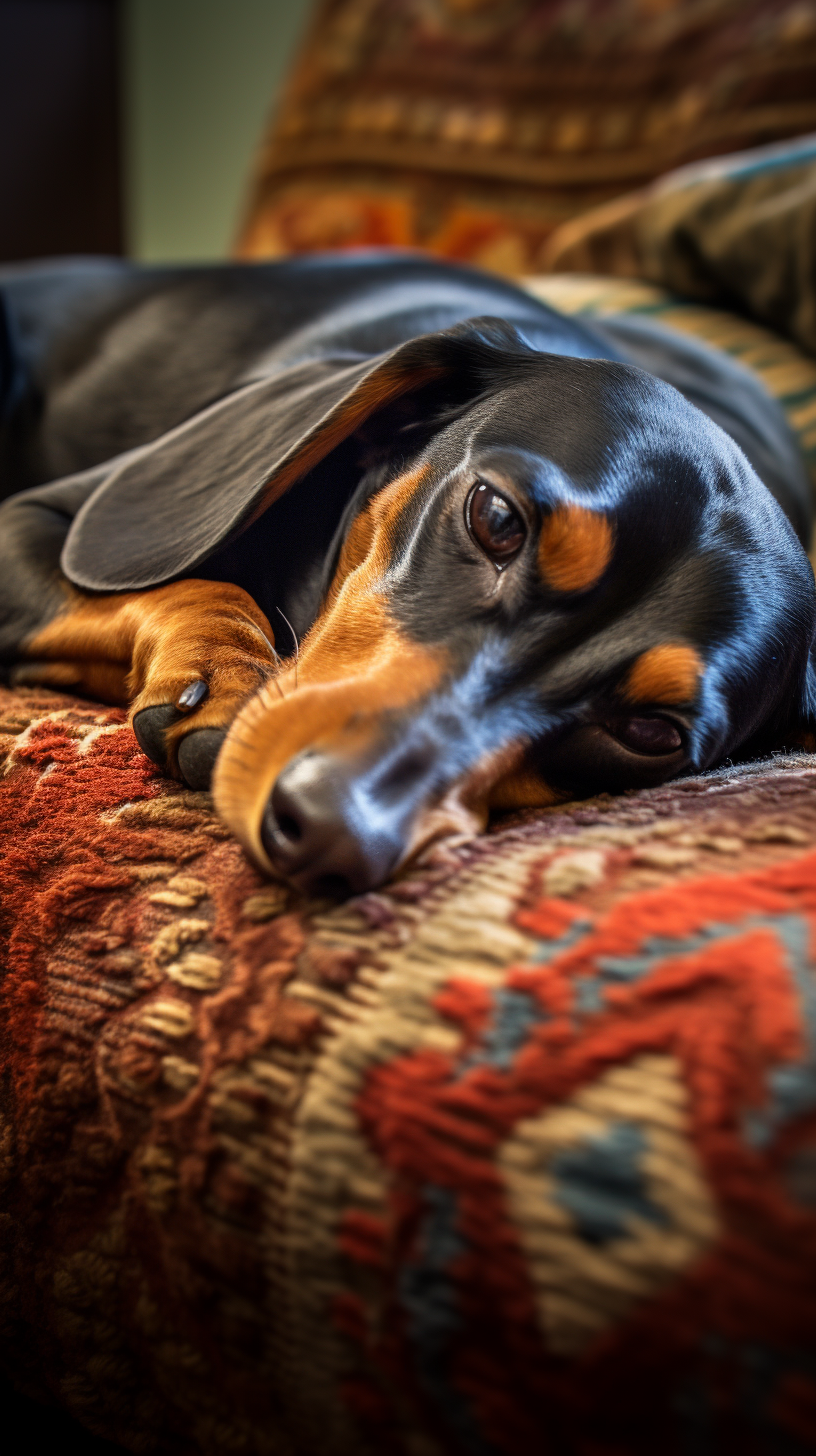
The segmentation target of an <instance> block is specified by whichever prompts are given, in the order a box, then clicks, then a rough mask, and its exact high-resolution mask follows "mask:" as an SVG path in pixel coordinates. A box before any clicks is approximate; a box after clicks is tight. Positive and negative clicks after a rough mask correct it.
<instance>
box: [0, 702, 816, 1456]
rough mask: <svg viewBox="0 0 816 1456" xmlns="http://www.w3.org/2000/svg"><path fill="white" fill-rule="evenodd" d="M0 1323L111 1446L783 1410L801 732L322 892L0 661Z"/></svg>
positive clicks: (807, 879)
mask: <svg viewBox="0 0 816 1456" xmlns="http://www.w3.org/2000/svg"><path fill="white" fill-rule="evenodd" d="M0 733H1V734H2V735H3V736H2V740H0V742H2V748H3V752H4V754H5V774H4V777H3V778H2V780H0V842H1V843H2V849H0V898H1V900H2V925H1V927H0V929H2V949H1V950H0V959H1V960H2V964H3V966H4V968H5V973H4V978H3V982H2V998H1V1001H0V1006H1V1008H2V1098H1V1099H0V1148H1V1149H2V1151H1V1152H0V1190H1V1191H0V1225H1V1226H2V1227H0V1354H1V1355H2V1361H3V1364H4V1366H5V1367H6V1368H7V1369H9V1370H10V1371H11V1372H12V1373H13V1375H14V1378H15V1380H16V1381H17V1383H18V1384H19V1385H20V1386H21V1387H22V1388H23V1389H25V1390H27V1391H29V1392H33V1393H37V1392H39V1393H46V1392H48V1393H50V1394H51V1395H52V1396H55V1397H56V1398H57V1399H58V1400H59V1401H61V1402H62V1403H63V1404H64V1405H65V1406H67V1407H68V1409H69V1410H71V1411H72V1412H73V1413H74V1414H75V1415H77V1416H78V1417H79V1418H80V1419H82V1420H83V1421H84V1422H86V1423H87V1424H88V1425H89V1426H90V1427H92V1428H93V1429H95V1430H97V1431H98V1432H100V1433H101V1434H105V1435H107V1436H109V1437H112V1438H114V1439H116V1440H119V1441H121V1442H123V1443H124V1444H126V1445H127V1446H129V1447H131V1448H132V1449H134V1450H139V1451H154V1450H155V1451H159V1452H174V1453H191V1456H192V1453H210V1452H215V1453H236V1456H238V1453H241V1456H267V1453H268V1456H290V1453H291V1456H294V1453H301V1456H364V1453H365V1456H382V1453H385V1452H388V1453H395V1456H448V1453H450V1456H461V1453H465V1456H527V1453H532V1452H536V1453H539V1452H541V1453H558V1456H571V1453H575V1456H641V1453H642V1456H647V1453H648V1456H654V1453H655V1452H658V1451H659V1452H660V1453H661V1456H674V1453H676V1456H686V1453H698V1452H699V1453H701V1456H702V1453H706V1456H720V1453H732V1452H733V1453H737V1452H739V1453H740V1456H742V1453H745V1452H761V1453H767V1456H798V1453H804V1452H808V1451H812V1450H814V1449H816V1368H815V1365H814V1350H816V979H815V978H814V954H815V952H814V947H816V760H814V759H812V758H810V757H808V756H806V755H802V756H800V757H790V758H785V759H778V760H773V761H766V762H764V763H759V764H754V765H750V766H742V767H737V768H732V769H728V770H723V771H720V772H717V773H713V774H709V775H706V776H703V777H700V778H693V779H687V780H683V781H681V782H678V783H674V784H670V785H667V786H665V787H663V788H660V789H655V790H650V791H646V792H642V793H632V794H626V795H623V796H621V797H618V798H612V797H608V796H602V797H600V798H597V799H594V800H591V801H587V802H585V803H582V804H572V805H565V806H560V807H559V808H557V809H553V810H549V811H544V812H537V813H535V814H530V815H528V816H526V817H525V816H522V817H519V818H517V819H515V820H513V821H506V822H505V823H504V824H503V825H502V826H500V827H498V828H497V829H496V831H495V832H493V833H491V834H489V835H487V836H484V837H483V838H481V839H479V840H477V841H474V842H472V843H471V844H469V845H464V846H460V847H458V848H456V849H455V850H450V849H449V850H448V851H447V853H446V854H445V855H444V856H440V858H439V859H438V860H437V861H436V862H435V863H434V864H433V865H431V866H429V867H427V868H425V869H424V870H422V871H419V870H415V871H414V872H412V873H409V874H408V875H406V876H405V877H404V878H402V879H400V880H398V881H397V882H395V883H394V884H392V885H390V886H388V887H387V888H386V889H384V890H382V891H379V892H377V893H375V894H368V895H364V896H362V897H360V898H358V899H355V900H351V901H349V902H348V903H346V904H343V905H330V904H318V903H314V902H303V901H301V900H299V899H297V898H296V897H294V896H293V895H292V894H290V892H288V891H286V890H285V889H283V888H282V887H280V886H278V885H274V884H270V883H265V882H263V881H261V879H260V878H259V877H258V875H257V874H256V873H255V872H254V871H253V870H252V869H251V868H250V867H249V866H248V865H247V863H246V861H245V860H244V858H243V856H242V854H241V851H240V850H239V848H238V846H237V845H235V844H234V843H233V842H231V841H230V839H229V838H228V837H227V836H226V833H225V831H224V830H223V828H222V827H221V825H220V824H219V823H218V821H217V820H216V819H215V818H214V816H213V813H212V810H211V806H210V803H209V800H208V799H207V797H206V796H205V795H202V794H194V793H191V792H189V791H186V790H183V789H181V788H180V787H179V786H178V785H176V784H173V783H170V782H169V781H167V780H163V779H161V778H160V777H159V776H158V775H157V772H156V770H155V768H154V767H153V765H152V764H150V763H149V762H148V760H147V759H145V758H144V757H143V756H142V755H141V753H140V752H139V751H138V748H137V745H136V743H135V740H134V738H133V736H132V734H131V733H130V731H129V729H128V728H127V727H126V726H125V725H124V724H123V722H122V715H121V714H120V713H117V712H114V711H111V710H108V709H104V710H103V709H99V708H95V707H94V706H92V705H89V704H87V703H80V702H79V701H77V700H74V699H70V698H66V697H58V696H56V695H53V694H47V693H42V692H35V691H27V692H23V691H18V692H16V693H12V692H10V691H8V690H2V691H0Z"/></svg>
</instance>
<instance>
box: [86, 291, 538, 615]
mask: <svg viewBox="0 0 816 1456" xmlns="http://www.w3.org/2000/svg"><path fill="white" fill-rule="evenodd" d="M534 358H535V355H533V354H532V352H531V350H530V348H529V345H527V344H526V343H525V342H524V341H523V340H522V339H521V338H520V337H519V335H518V334H517V333H516V332H515V330H514V329H512V328H511V327H510V326H508V325H506V324H504V323H503V322H501V321H500V320H495V319H478V320H470V321H468V322H467V323H465V324H459V325H457V326H456V327H454V328H452V329H450V330H446V331H444V332H441V333H438V334H428V335H424V336H423V337H421V338H417V339H412V340H410V341H409V342H408V343H405V344H402V345H400V346H399V347H398V348H396V349H394V350H392V351H391V352H390V353H388V354H386V355H380V356H379V357H377V358H373V359H372V358H368V359H365V360H363V361H361V362H355V363H351V364H349V362H348V360H347V359H346V360H310V361H308V362H306V363H303V364H299V365H296V366H294V367H292V368H289V369H287V370H286V371H285V372H284V373H282V374H280V375H276V376H272V377H266V378H262V379H259V380H257V381H255V382H253V383H250V384H247V385H245V386H244V387H243V388H241V389H238V390H236V391H235V392H234V393H233V394H230V395H228V396H226V398H224V399H221V400H219V401H218V402H217V403H216V404H213V405H211V406H210V407H209V408H208V409H205V410H202V411H201V413H200V414H197V415H195V416H194V417H193V418H192V419H190V420H188V421H186V422H185V423H184V424H183V425H179V426H178V427H177V428H176V429H174V430H171V431H169V433H168V434H166V435H163V436H162V437H161V438H160V439H159V440H157V441H155V442H154V444H152V445H150V446H148V447H146V448H145V449H143V450H141V451H139V452H138V453H137V454H136V456H135V457H134V458H130V459H129V460H126V461H124V462H122V464H121V465H119V466H118V467H117V468H114V469H113V470H112V472H111V474H110V475H109V476H108V477H107V478H106V479H105V480H104V482H103V484H102V485H100V486H99V487H98V488H97V490H95V491H94V493H93V495H92V496H91V497H90V498H89V499H88V500H87V501H86V503H85V505H84V506H83V507H82V509H81V510H80V511H79V512H78V514H77V515H76V517H75V518H74V521H73V523H72V526H71V529H70V531H69V533H68V537H67V539H66V543H65V547H64V550H63V553H62V563H61V564H62V569H63V571H64V572H65V575H66V576H67V577H68V579H69V580H70V581H72V582H74V583H75V584H76V585H77V586H80V587H85V588H86V589H87V590H91V591H121V590H139V589H141V588H144V587H151V586H158V585H159V584H160V583H162V582H166V581H170V580H171V579H172V578H174V577H178V576H182V575H188V574H190V573H191V572H193V571H194V569H195V567H196V566H197V565H199V564H200V563H201V562H202V561H204V560H205V559H206V557H207V556H209V555H210V554H211V553H212V552H213V551H214V550H215V549H216V547H217V546H219V545H220V544H221V543H222V542H224V541H225V540H226V539H227V538H228V537H229V536H231V535H234V534H235V533H236V532H237V531H239V530H241V529H243V528H244V527H245V526H246V525H248V524H249V523H250V522H251V521H253V520H255V519H257V517H258V516H259V515H260V514H262V513H263V511H265V510H266V509H267V508H268V507H269V506H270V505H271V504H272V503H273V502H274V501H276V500H278V499H279V497H280V496H281V495H283V493H284V492H285V491H286V490H288V488H289V486H290V485H292V484H293V483H294V482H295V481H296V480H298V479H299V478H300V477H301V476H303V475H305V474H306V472H307V471H309V470H311V469H312V468H313V467H314V466H315V465H317V464H318V462H319V461H320V460H322V459H323V458H324V457H325V456H326V455H328V454H329V452H330V451H331V450H333V449H334V448H335V446H337V445H339V444H340V442H341V441H342V440H344V439H347V438H348V436H349V435H351V434H353V432H354V431H355V430H356V429H358V427H359V426H360V425H362V424H363V422H364V421H366V420H367V419H369V417H370V416H371V415H372V414H374V412H375V411H377V410H378V409H381V408H382V407H383V406H384V405H386V404H388V403H389V402H390V401H391V400H394V399H396V398H397V397H398V396H400V395H404V394H406V393H407V392H409V391H411V390H414V389H418V388H420V387H421V386H422V385H424V384H427V383H429V382H430V381H432V380H434V379H442V378H443V377H444V376H449V377H454V376H455V378H456V380H457V390H456V393H457V394H458V395H459V397H467V395H468V394H478V393H480V392H482V391H483V390H484V389H485V388H486V387H488V385H489V381H490V378H491V377H493V376H495V375H496V374H497V372H498V373H499V374H502V373H504V374H506V372H507V370H508V369H512V368H513V364H514V361H520V360H521V359H524V360H526V363H527V367H529V364H530V361H531V360H532V359H534Z"/></svg>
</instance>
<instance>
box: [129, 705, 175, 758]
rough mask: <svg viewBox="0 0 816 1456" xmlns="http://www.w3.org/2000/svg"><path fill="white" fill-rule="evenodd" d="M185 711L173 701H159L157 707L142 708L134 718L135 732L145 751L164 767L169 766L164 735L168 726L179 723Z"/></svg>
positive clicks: (140, 745)
mask: <svg viewBox="0 0 816 1456" xmlns="http://www.w3.org/2000/svg"><path fill="white" fill-rule="evenodd" d="M183 716H184V715H183V713H181V712H179V710H178V708H176V707H174V706H173V704H172V703H159V705H158V706H157V707H155V708H142V710H141V712H140V713H136V714H135V716H134V719H133V732H134V733H135V734H136V740H137V742H138V744H139V747H140V748H141V750H142V752H143V753H146V754H147V756H148V758H152V760H153V762H154V763H158V764H160V766H161V767H162V768H166V767H167V749H166V747H165V742H164V735H165V733H166V731H167V729H168V728H172V726H173V724H174V723H178V720H179V718H181V717H183Z"/></svg>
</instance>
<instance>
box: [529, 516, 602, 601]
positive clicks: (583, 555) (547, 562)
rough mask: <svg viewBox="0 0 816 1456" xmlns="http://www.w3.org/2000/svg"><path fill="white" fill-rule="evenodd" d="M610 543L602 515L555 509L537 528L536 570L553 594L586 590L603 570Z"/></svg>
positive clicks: (600, 575)
mask: <svg viewBox="0 0 816 1456" xmlns="http://www.w3.org/2000/svg"><path fill="white" fill-rule="evenodd" d="M612 543H613V536H612V526H611V524H610V522H609V521H608V520H607V519H606V516H602V515H599V514H598V512H597V511H588V510H586V508H585V507H584V506H574V505H563V506H556V508H555V510H554V511H553V513H552V515H551V516H548V517H547V519H546V521H545V522H544V524H543V526H542V527H541V536H540V538H539V542H538V569H539V571H540V572H541V575H542V577H543V579H544V582H545V583H546V585H547V586H549V587H551V588H552V589H553V590H554V591H561V592H573V591H586V590H587V588H588V587H591V586H594V585H595V583H596V581H599V580H600V578H601V577H602V576H603V574H604V572H605V571H606V568H607V566H608V565H609V562H610V559H611V556H612Z"/></svg>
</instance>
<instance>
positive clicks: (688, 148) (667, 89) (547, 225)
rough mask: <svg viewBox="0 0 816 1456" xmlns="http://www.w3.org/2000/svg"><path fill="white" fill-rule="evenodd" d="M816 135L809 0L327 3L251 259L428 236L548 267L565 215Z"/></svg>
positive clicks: (249, 245)
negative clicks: (718, 160)
mask: <svg viewBox="0 0 816 1456" xmlns="http://www.w3.org/2000/svg"><path fill="white" fill-rule="evenodd" d="M814 129H816V11H814V9H813V6H812V5H809V4H802V3H800V0H785V3H779V0H705V3H703V0H323V3H322V4H321V6H320V7H319V10H318V13H317V17H316V20H315V22H314V25H313V28H312V31H311V34H310V36H309V38H308V40H307V42H306V45H305V48H304V50H303V53H302V55H301V58H300V61H299V64H298V66H297V68H296V70H295V73H294V75H293V78H292V82H291V85H290V86H289V89H288V91H287V93H286V95H285V97H284V100H283V103H282V105H281V106H280V108H279V109H278V111H277V114H276V115H275V117H274V118H273V122H272V125H271V127H270V130H269V134H268V135H267V137H266V138H265V140H264V143H263V146H262V149H261V152H260V156H259V161H258V167H257V174H256V178H255V184H254V189H253V193H252V198H251V202H250V205H249V208H248V212H247V217H246V221H245V224H244V226H243V228H242V231H241V236H240V240H239V243H238V255H239V256H240V257H244V258H272V257H280V256H283V255H286V254H291V253H303V252H311V251H314V250H316V249H323V248H344V247H360V246H385V245H395V246H399V247H406V246H408V247H412V246H416V247H422V248H428V249H430V250H431V251H432V252H434V253H438V254H441V255H442V256H444V257H448V258H456V259H462V260H465V261H468V262H473V263H477V264H480V265H482V266H484V267H487V268H492V269H495V270H498V271H499V272H503V273H510V274H520V273H524V272H526V271H535V270H536V269H537V268H538V267H540V265H541V256H542V251H543V245H544V243H545V240H546V238H547V237H548V235H549V234H550V233H551V232H552V231H553V229H554V228H555V227H557V226H558V225H559V224H560V223H563V222H564V221H566V220H567V219H569V218H572V217H574V216H576V215H577V214H579V213H582V212H584V211H586V210H588V209H589V208H591V207H594V206H597V205H598V204H600V203H603V202H606V201H608V200H609V199H610V198H613V197H616V196H618V195H619V194H621V193H624V192H629V191H631V190H632V189H633V188H636V187H639V186H641V185H642V184H644V183H646V182H648V181H650V180H651V179H653V178H654V177H656V176H658V175H659V174H660V173H662V172H665V171H667V170H668V169H670V168H672V167H676V166H679V165H681V164H682V163H684V162H688V161H692V160H694V159H696V158H699V157H706V156H712V155H715V154H719V153H724V152H729V151H736V150H740V149H743V148H745V147H748V146H752V145H757V144H760V143H763V142H770V141H774V140H777V139H779V138H782V137H788V136H792V135H796V134H797V133H802V132H806V131H810V130H814Z"/></svg>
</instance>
